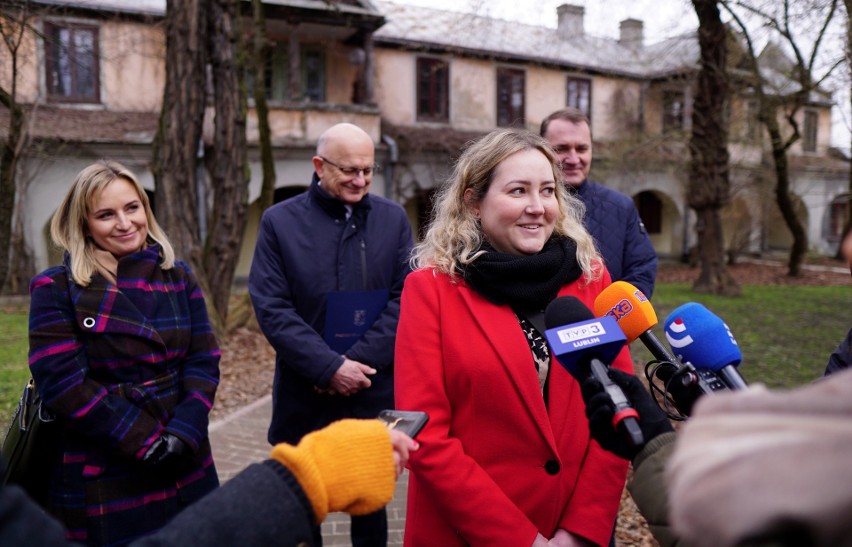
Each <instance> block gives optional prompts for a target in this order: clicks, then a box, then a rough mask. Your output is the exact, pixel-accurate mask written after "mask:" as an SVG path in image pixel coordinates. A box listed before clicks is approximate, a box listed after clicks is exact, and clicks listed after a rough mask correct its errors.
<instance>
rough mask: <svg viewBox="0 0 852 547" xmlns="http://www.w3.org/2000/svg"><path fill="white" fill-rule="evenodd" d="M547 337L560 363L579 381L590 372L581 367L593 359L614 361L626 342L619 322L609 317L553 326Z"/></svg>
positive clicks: (547, 332) (546, 334) (547, 331)
mask: <svg viewBox="0 0 852 547" xmlns="http://www.w3.org/2000/svg"><path fill="white" fill-rule="evenodd" d="M544 336H545V337H546V338H547V343H548V344H549V345H550V349H551V350H552V351H553V355H554V356H555V357H556V358H557V359H558V360H559V363H560V364H561V365H562V366H563V367H565V369H566V370H568V372H570V373H571V375H572V376H574V377H575V378H577V379H578V380H579V381H583V380H584V379H585V378H586V376H587V375H588V371H587V370H583V369H579V367H580V366H582V365H583V364H586V365H587V364H588V361H590V360H591V359H599V360H601V361H603V362H604V363H612V362H613V360H614V359H615V358H616V357H617V356H618V353H619V352H620V351H621V348H623V347H624V344H625V343H626V342H627V337H626V336H625V335H624V333H623V332H622V331H621V328H620V327H619V326H618V322H617V321H616V320H615V319H614V318H612V317H610V316H605V317H597V318H594V319H588V320H585V321H579V322H577V323H571V324H569V325H563V326H561V327H554V328H552V329H548V330H546V331H545V332H544ZM578 369H579V370H578Z"/></svg>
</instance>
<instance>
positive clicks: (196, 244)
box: [152, 0, 209, 291]
mask: <svg viewBox="0 0 852 547" xmlns="http://www.w3.org/2000/svg"><path fill="white" fill-rule="evenodd" d="M207 4H208V2H207V0H167V3H166V18H165V25H166V86H165V91H164V93H163V110H162V112H161V113H160V125H159V128H158V131H157V136H156V137H155V139H154V144H153V160H152V171H153V173H154V180H155V184H156V195H155V203H156V209H157V220H158V222H159V223H160V224H161V225H162V226H163V228H164V229H165V231H166V233H167V234H168V235H169V239H170V240H171V242H172V244H173V245H174V247H175V253H176V254H177V256H178V258H180V259H182V260H185V261H187V262H188V263H189V264H190V266H191V267H192V269H193V270H194V271H195V273H196V276H197V277H198V279H199V282H200V283H201V286H202V289H203V290H204V291H208V290H209V287H208V286H207V276H206V275H205V273H204V269H203V261H202V249H201V243H200V242H201V238H200V234H199V211H198V207H199V200H198V196H199V191H198V187H197V184H198V178H197V172H196V169H197V167H198V147H199V143H200V141H201V129H202V121H203V116H204V107H205V102H206V100H205V81H206V64H207V56H206V43H207V24H206V21H207V19H206V18H207V12H208V11H209V8H208V6H207Z"/></svg>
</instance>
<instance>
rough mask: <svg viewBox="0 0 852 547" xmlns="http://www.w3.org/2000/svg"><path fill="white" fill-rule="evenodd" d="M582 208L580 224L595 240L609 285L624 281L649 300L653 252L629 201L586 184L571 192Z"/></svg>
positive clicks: (654, 268) (653, 272) (653, 277)
mask: <svg viewBox="0 0 852 547" xmlns="http://www.w3.org/2000/svg"><path fill="white" fill-rule="evenodd" d="M575 195H576V196H577V197H578V198H580V200H581V201H582V202H583V203H584V204H585V205H586V217H585V219H584V221H583V224H585V226H586V229H587V230H588V231H589V232H590V233H591V234H592V237H594V238H595V243H596V244H597V246H598V250H599V251H600V253H601V255H603V259H604V263H605V264H606V268H607V270H609V275H610V276H612V280H613V281H626V282H628V283H631V284H632V285H634V286H636V287H637V288H638V289H639V290H641V291H642V292H643V293H645V296H647V297H648V298H651V296H652V295H653V294H654V282H655V280H656V278H657V251H655V250H654V246H653V245H651V240H650V239H649V238H648V232H647V231H646V230H645V225H644V224H642V220H641V219H640V218H639V213H638V212H637V211H636V206H635V205H634V204H633V200H632V199H630V197H628V196H626V195H624V194H622V193H621V192H617V191H615V190H612V189H611V188H607V187H605V186H601V185H600V184H596V183H594V182H592V181H590V180H588V179H587V180H586V181H585V182H584V183H583V184H581V185H580V186H579V187H577V188H576V189H575Z"/></svg>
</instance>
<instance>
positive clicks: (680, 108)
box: [663, 91, 686, 133]
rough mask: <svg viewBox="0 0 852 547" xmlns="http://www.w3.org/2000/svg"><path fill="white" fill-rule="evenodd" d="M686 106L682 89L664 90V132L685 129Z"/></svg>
mask: <svg viewBox="0 0 852 547" xmlns="http://www.w3.org/2000/svg"><path fill="white" fill-rule="evenodd" d="M685 107H686V105H685V101H684V96H683V92H682V91H663V133H669V132H672V131H682V130H683V112H684V109H685Z"/></svg>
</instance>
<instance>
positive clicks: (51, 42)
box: [44, 23, 100, 103]
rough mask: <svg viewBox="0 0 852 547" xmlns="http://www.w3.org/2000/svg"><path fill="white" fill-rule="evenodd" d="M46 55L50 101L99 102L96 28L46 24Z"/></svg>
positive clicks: (46, 77) (46, 78)
mask: <svg viewBox="0 0 852 547" xmlns="http://www.w3.org/2000/svg"><path fill="white" fill-rule="evenodd" d="M44 52H45V72H46V74H45V82H46V84H47V94H48V97H49V98H50V99H51V100H58V101H72V102H86V103H96V102H99V101H100V81H99V74H98V72H99V71H98V29H97V27H93V26H86V25H66V24H57V23H45V25H44Z"/></svg>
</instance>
